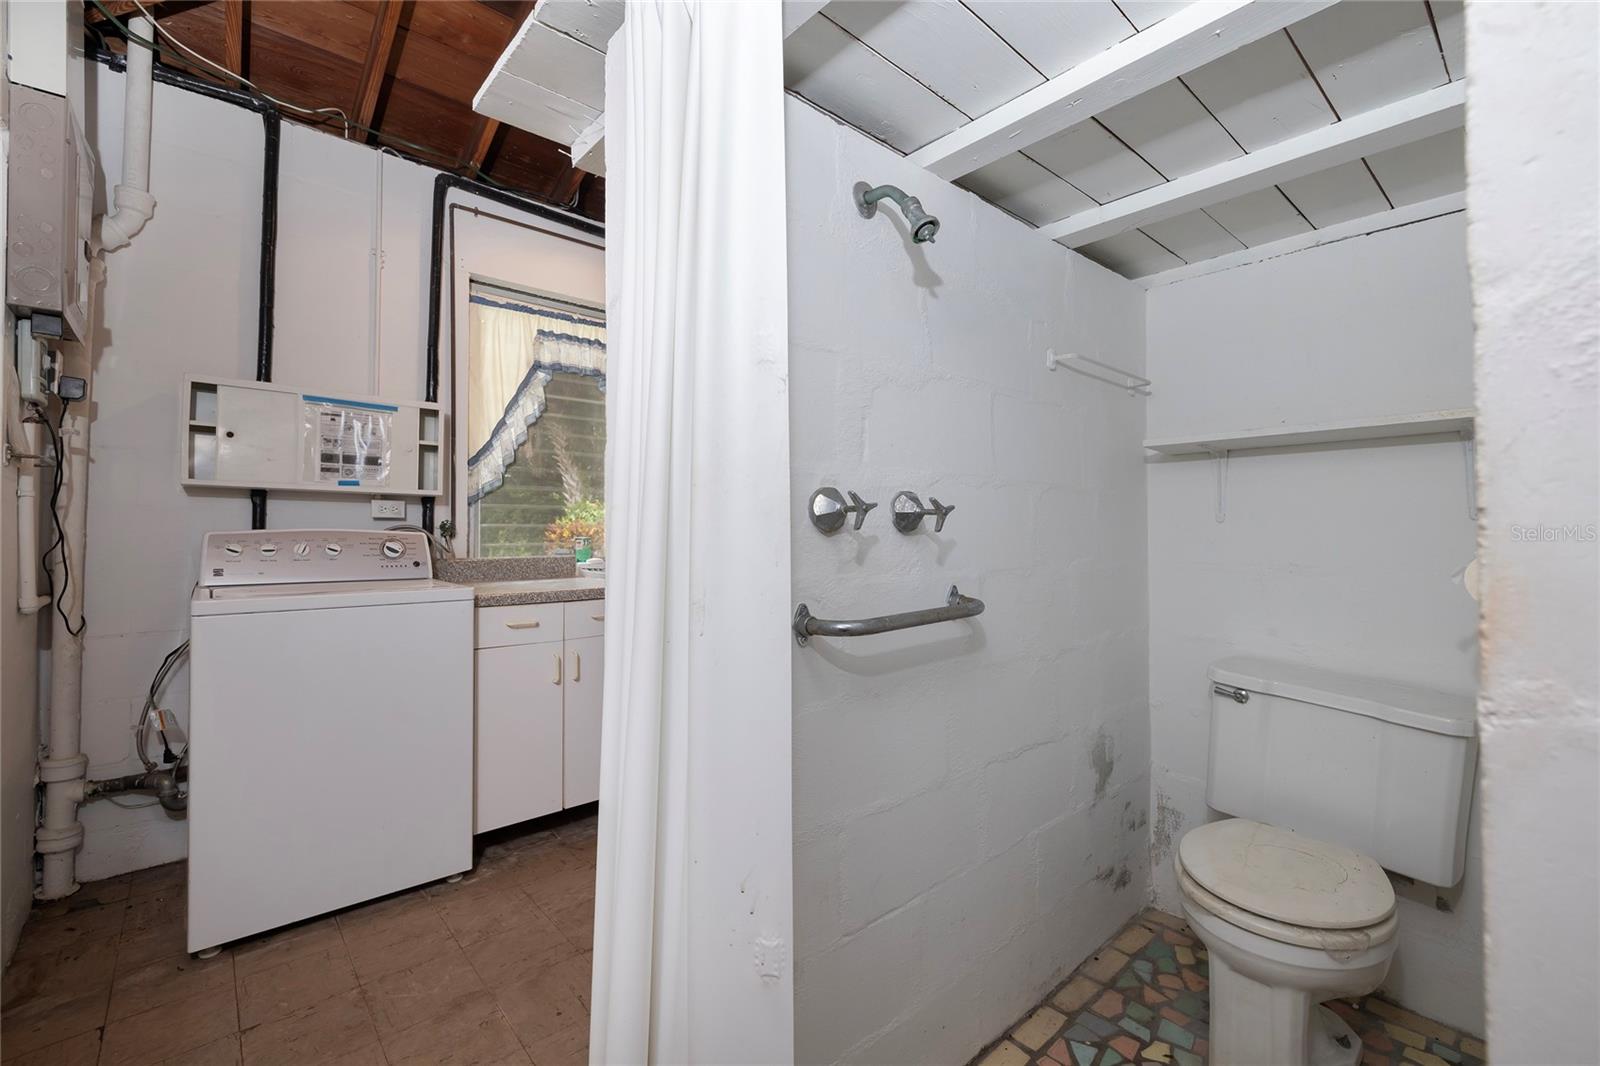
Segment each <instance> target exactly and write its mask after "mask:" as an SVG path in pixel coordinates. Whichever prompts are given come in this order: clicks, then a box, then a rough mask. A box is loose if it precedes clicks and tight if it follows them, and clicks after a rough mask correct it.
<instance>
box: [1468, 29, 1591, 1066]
mask: <svg viewBox="0 0 1600 1066" xmlns="http://www.w3.org/2000/svg"><path fill="white" fill-rule="evenodd" d="M1467 47H1468V49H1469V50H1470V52H1471V54H1472V80H1471V82H1470V83H1469V84H1468V86H1467V162H1468V173H1469V174H1470V175H1471V180H1470V182H1469V184H1468V187H1467V206H1468V209H1469V210H1470V211H1471V212H1472V225H1471V227H1470V230H1469V232H1468V245H1469V247H1470V249H1471V255H1472V274H1473V281H1474V283H1475V285H1476V290H1475V295H1476V297H1477V310H1478V359H1477V381H1478V391H1479V395H1480V396H1481V397H1482V402H1481V408H1482V418H1481V420H1480V429H1481V437H1480V452H1479V455H1480V459H1479V468H1478V470H1479V477H1480V480H1481V486H1482V494H1483V503H1484V509H1483V521H1482V530H1481V533H1480V536H1481V539H1482V543H1483V562H1484V598H1483V635H1484V647H1483V659H1484V663H1483V694H1482V699H1481V701H1480V702H1479V705H1478V719H1479V725H1480V729H1481V730H1482V734H1483V758H1482V766H1483V769H1482V780H1483V791H1484V797H1485V804H1484V810H1485V812H1486V814H1485V825H1484V871H1485V876H1486V879H1487V882H1488V884H1487V892H1486V896H1487V900H1486V906H1485V919H1486V920H1485V929H1486V933H1487V937H1488V947H1487V955H1488V973H1487V984H1488V994H1489V1046H1490V1048H1491V1049H1492V1054H1493V1055H1494V1057H1495V1059H1496V1060H1497V1061H1500V1062H1518V1063H1547V1062H1590V1061H1593V1060H1594V1059H1595V1055H1596V1052H1595V1047H1596V1020H1595V989H1596V988H1597V987H1600V895H1597V893H1596V890H1595V885H1596V881H1597V880H1600V861H1597V860H1600V855H1597V847H1596V845H1597V841H1600V678H1597V676H1596V669H1597V663H1596V654H1595V649H1596V648H1597V647H1600V617H1597V610H1596V601H1595V591H1596V588H1597V587H1600V545H1597V544H1596V541H1595V539H1594V538H1595V530H1596V527H1597V525H1600V456H1597V444H1600V306H1597V303H1596V299H1595V294H1596V291H1597V290H1600V246H1597V244H1596V240H1595V235H1596V232H1597V230H1600V206H1597V204H1596V189H1595V175H1596V173H1597V172H1600V144H1597V138H1596V131H1597V129H1600V106H1597V101H1600V56H1597V53H1600V10H1597V9H1596V8H1595V6H1594V5H1592V4H1549V3H1544V4H1478V3H1473V4H1468V5H1467ZM1530 100H1537V101H1538V104H1539V106H1538V107H1537V108H1530V107H1528V106H1527V102H1528V101H1530ZM1541 526H1542V527H1545V528H1547V529H1553V530H1558V531H1560V532H1558V533H1557V534H1556V536H1555V537H1554V538H1553V539H1550V538H1547V537H1546V536H1544V535H1542V534H1537V533H1536V534H1531V535H1530V534H1529V533H1526V532H1524V533H1521V534H1519V533H1518V528H1519V527H1521V528H1522V529H1523V530H1528V529H1537V528H1538V527H1541Z"/></svg>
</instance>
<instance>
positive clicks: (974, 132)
mask: <svg viewBox="0 0 1600 1066" xmlns="http://www.w3.org/2000/svg"><path fill="white" fill-rule="evenodd" d="M1332 3H1333V0H1218V2H1216V3H1205V4H1191V5H1190V6H1189V7H1186V8H1184V9H1183V10H1181V11H1178V12H1177V13H1176V14H1174V15H1171V16H1170V17H1168V18H1165V19H1163V20H1162V21H1161V22H1159V23H1157V24H1156V25H1155V26H1153V27H1151V28H1150V29H1148V30H1145V31H1144V32H1142V33H1137V34H1135V35H1134V36H1132V37H1130V38H1128V39H1127V40H1125V41H1123V42H1122V43H1121V44H1118V45H1114V46H1113V47H1111V48H1108V49H1106V50H1105V51H1104V52H1101V53H1099V54H1098V55H1096V56H1094V57H1092V58H1090V59H1087V60H1085V61H1084V62H1082V63H1080V64H1078V65H1077V66H1076V67H1073V68H1072V69H1071V70H1068V71H1067V72H1066V73H1064V74H1060V75H1057V76H1056V77H1054V78H1051V79H1050V80H1049V81H1047V82H1045V83H1044V84H1043V85H1040V86H1038V87H1037V88H1034V89H1030V90H1028V91H1027V92H1025V93H1023V94H1022V95H1021V96H1019V97H1017V98H1016V99H1014V100H1012V101H1010V102H1009V103H1006V104H1002V105H1001V106H999V107H997V108H995V109H994V110H993V111H990V112H989V113H988V114H986V115H983V116H982V117H980V118H977V119H974V120H973V121H972V122H969V123H967V124H966V125H964V126H962V127H961V128H960V129H957V130H955V131H953V132H951V133H949V134H947V135H945V136H943V137H941V138H939V140H937V141H935V142H934V143H932V144H929V145H927V146H926V147H924V148H922V149H920V150H918V151H916V152H914V153H912V155H911V161H912V162H913V163H916V164H918V165H920V166H924V167H927V168H928V169H929V170H931V171H932V172H933V173H935V174H937V175H939V176H940V177H942V178H956V177H959V176H961V175H962V174H970V173H971V172H972V171H974V170H976V169H977V168H978V167H981V166H983V165H984V164H985V163H992V162H994V161H995V160H996V159H999V158H1000V157H1001V156H1003V155H1009V154H1010V153H1012V152H1014V151H1016V150H1017V149H1019V148H1023V149H1025V148H1026V147H1027V146H1028V145H1031V144H1034V143H1036V142H1038V141H1040V140H1042V139H1044V138H1046V137H1049V136H1050V135H1052V134H1055V133H1059V132H1061V131H1062V130H1065V129H1068V128H1069V127H1072V126H1075V125H1078V124H1079V123H1082V122H1085V121H1087V120H1088V119H1089V118H1091V117H1093V116H1095V115H1097V114H1099V113H1101V112H1102V111H1105V110H1106V109H1108V108H1111V107H1114V106H1116V105H1117V104H1120V103H1122V102H1124V101H1126V100H1131V99H1133V98H1134V97H1135V96H1138V95H1139V94H1140V93H1142V92H1145V91H1147V90H1149V89H1153V88H1155V87H1156V86H1158V85H1161V84H1162V83H1163V82H1167V81H1171V80H1172V79H1173V78H1176V77H1179V76H1181V75H1184V74H1187V73H1188V72H1189V71H1191V70H1193V69H1195V68H1196V67H1199V66H1203V65H1204V64H1206V63H1209V62H1211V61H1212V60H1214V59H1217V58H1218V57H1219V56H1222V55H1225V54H1226V53H1228V52H1231V51H1233V50H1234V49H1236V48H1240V47H1242V46H1243V45H1246V44H1249V43H1250V42H1251V41H1257V40H1260V39H1261V38H1262V37H1265V36H1267V35H1268V34H1270V33H1276V32H1277V31H1278V30H1281V29H1283V28H1284V27H1285V26H1289V25H1292V24H1293V23H1295V22H1298V21H1300V20H1301V19H1303V18H1306V17H1308V16H1310V15H1313V14H1315V13H1316V12H1318V11H1321V10H1323V9H1324V8H1327V7H1329V6H1330V5H1331V4H1332Z"/></svg>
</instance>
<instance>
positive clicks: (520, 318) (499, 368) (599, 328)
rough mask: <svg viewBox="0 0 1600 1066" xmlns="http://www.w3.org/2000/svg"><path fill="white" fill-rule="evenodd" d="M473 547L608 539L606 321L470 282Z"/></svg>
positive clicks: (543, 549)
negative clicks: (606, 507) (606, 509)
mask: <svg viewBox="0 0 1600 1066" xmlns="http://www.w3.org/2000/svg"><path fill="white" fill-rule="evenodd" d="M470 302H471V321H470V325H469V334H468V344H469V351H468V364H467V365H468V369H469V377H470V378H471V381H470V382H469V386H470V389H469V397H468V402H469V407H468V423H469V425H468V448H469V451H468V456H469V458H468V460H467V470H468V481H469V485H470V489H469V494H468V504H467V519H468V528H467V535H468V544H469V552H470V553H471V554H472V555H475V556H480V557H486V558H503V557H508V556H526V555H544V554H548V553H550V552H553V551H571V550H574V549H578V548H581V547H584V546H585V540H586V541H587V546H588V547H589V548H590V549H591V550H592V551H593V552H594V553H596V554H599V553H601V552H602V551H603V550H604V540H605V444H606V421H605V315H604V313H603V312H601V311H598V310H595V309H594V308H590V307H586V306H583V305H581V304H576V303H571V302H568V301H564V300H561V299H559V298H556V297H550V296H543V295H538V294H531V293H517V292H511V291H509V290H505V289H500V288H491V287H489V286H480V285H476V284H475V285H474V286H473V288H472V295H471V300H470Z"/></svg>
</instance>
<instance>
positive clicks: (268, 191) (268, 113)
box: [250, 108, 283, 529]
mask: <svg viewBox="0 0 1600 1066" xmlns="http://www.w3.org/2000/svg"><path fill="white" fill-rule="evenodd" d="M261 125H262V151H261V269H260V280H259V286H260V288H259V295H258V301H257V307H258V311H257V317H256V380H257V381H271V380H272V327H273V312H274V303H275V301H276V298H277V291H278V284H277V276H278V144H279V137H280V134H281V131H282V126H283V120H282V118H281V117H280V116H279V114H278V112H277V110H276V109H275V108H274V109H270V110H265V111H262V112H261ZM250 528H251V529H266V528H267V490H266V489H251V490H250Z"/></svg>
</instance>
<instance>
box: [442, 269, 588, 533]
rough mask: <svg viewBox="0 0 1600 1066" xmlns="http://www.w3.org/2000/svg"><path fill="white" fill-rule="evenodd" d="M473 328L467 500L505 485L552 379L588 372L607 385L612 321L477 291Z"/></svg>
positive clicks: (473, 299) (470, 333) (470, 337)
mask: <svg viewBox="0 0 1600 1066" xmlns="http://www.w3.org/2000/svg"><path fill="white" fill-rule="evenodd" d="M470 305H471V307H470V311H471V315H470V318H469V321H468V326H467V331H468V332H467V336H468V343H469V344H470V345H471V351H472V358H471V359H470V360H469V361H468V363H469V366H470V367H471V370H472V381H471V383H470V390H471V391H470V394H469V398H468V403H469V406H468V412H469V416H468V420H467V446H468V448H469V449H470V451H469V453H468V458H467V499H468V501H469V502H476V501H477V500H479V499H481V498H482V497H483V496H485V495H487V494H488V493H491V492H493V491H494V490H495V489H497V488H499V487H500V484H501V482H502V481H504V480H505V474H506V467H508V466H510V465H511V463H512V462H513V461H514V460H515V459H516V454H517V449H518V448H519V447H521V446H522V443H523V442H524V441H526V440H527V439H528V427H530V426H532V425H533V424H534V423H535V422H537V421H538V420H539V417H540V416H541V415H543V414H544V406H545V398H544V387H545V385H547V384H548V383H549V382H550V378H551V375H553V374H558V373H560V374H585V375H588V376H591V377H594V378H597V379H598V384H599V386H600V389H601V390H602V391H604V389H605V387H606V324H605V319H604V318H602V317H601V316H599V315H590V314H585V313H584V312H582V311H579V310H577V309H571V310H569V309H556V308H553V307H549V306H546V305H544V304H540V303H535V302H528V303H522V302H520V301H515V300H510V299H507V298H505V297H501V296H498V295H497V296H486V295H483V294H481V293H474V294H473V295H472V297H471V299H470Z"/></svg>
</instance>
